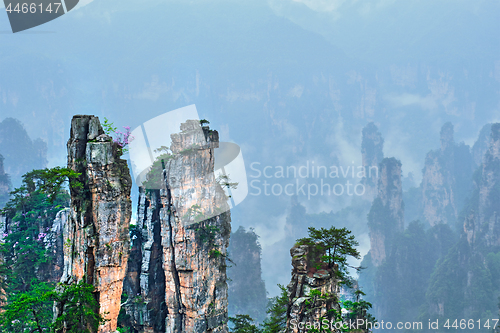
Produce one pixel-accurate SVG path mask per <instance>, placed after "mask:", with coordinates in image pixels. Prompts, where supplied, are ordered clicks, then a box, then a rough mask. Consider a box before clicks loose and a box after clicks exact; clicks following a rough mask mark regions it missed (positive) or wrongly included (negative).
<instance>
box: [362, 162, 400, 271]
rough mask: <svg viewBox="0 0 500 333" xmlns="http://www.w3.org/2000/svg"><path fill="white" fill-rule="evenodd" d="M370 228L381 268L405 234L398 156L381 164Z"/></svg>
mask: <svg viewBox="0 0 500 333" xmlns="http://www.w3.org/2000/svg"><path fill="white" fill-rule="evenodd" d="M368 227H369V229H370V253H371V257H372V261H373V264H374V265H375V266H378V265H380V264H381V263H382V261H383V260H384V259H385V257H386V255H387V253H388V251H389V250H390V249H391V247H392V244H393V240H394V237H395V235H396V234H398V233H401V232H403V231H404V203H403V187H402V183H401V162H400V161H398V160H396V159H395V158H394V157H391V158H384V159H383V160H382V162H381V163H380V178H379V180H378V195H377V197H376V198H375V200H374V201H373V204H372V207H371V209H370V213H369V214H368Z"/></svg>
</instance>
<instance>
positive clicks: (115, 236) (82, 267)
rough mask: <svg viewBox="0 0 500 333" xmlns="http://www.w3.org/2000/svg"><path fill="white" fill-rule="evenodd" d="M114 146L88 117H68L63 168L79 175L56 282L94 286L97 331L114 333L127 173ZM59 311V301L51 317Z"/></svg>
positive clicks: (125, 231)
mask: <svg viewBox="0 0 500 333" xmlns="http://www.w3.org/2000/svg"><path fill="white" fill-rule="evenodd" d="M118 148H119V147H118V145H117V144H116V143H113V142H112V140H111V138H110V137H109V136H107V135H105V134H104V131H103V129H102V127H101V125H100V123H99V119H98V118H97V117H94V116H74V117H73V120H72V122H71V136H70V139H69V141H68V168H70V169H72V170H74V171H76V172H78V173H81V175H80V177H79V179H78V181H79V182H80V183H81V184H83V186H82V187H81V188H77V187H71V208H70V212H69V216H68V218H67V223H65V224H64V227H63V231H62V232H63V239H64V240H65V241H67V240H69V241H68V246H64V271H63V276H62V278H61V282H62V283H72V282H78V281H81V280H82V279H85V280H86V282H87V283H89V284H92V285H94V286H95V288H96V292H95V297H96V299H97V300H98V302H99V307H100V313H101V315H103V316H104V317H105V318H106V319H108V321H106V323H105V324H103V325H102V326H101V327H100V328H99V332H102V333H108V332H114V331H115V330H116V327H117V318H118V313H119V311H120V298H121V294H122V286H123V279H124V277H125V272H126V267H127V259H128V255H129V242H130V239H129V224H130V216H131V200H130V188H131V183H132V181H131V178H130V172H129V169H128V167H127V163H126V161H125V160H121V159H120V158H119V156H118ZM60 311H64V308H61V306H60V305H58V306H57V308H56V315H57V314H58V313H60Z"/></svg>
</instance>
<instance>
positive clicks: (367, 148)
mask: <svg viewBox="0 0 500 333" xmlns="http://www.w3.org/2000/svg"><path fill="white" fill-rule="evenodd" d="M383 148H384V139H383V138H382V134H380V132H379V131H378V127H377V126H376V125H375V124H374V123H373V122H371V123H368V125H366V126H365V127H364V128H363V131H362V140H361V159H362V164H363V168H364V170H365V174H366V176H365V177H364V178H362V179H361V184H363V185H364V186H365V194H364V196H363V197H364V198H365V199H366V200H369V201H372V200H373V198H375V196H376V195H377V182H378V176H379V170H378V167H379V163H380V162H382V159H383V158H384V152H383Z"/></svg>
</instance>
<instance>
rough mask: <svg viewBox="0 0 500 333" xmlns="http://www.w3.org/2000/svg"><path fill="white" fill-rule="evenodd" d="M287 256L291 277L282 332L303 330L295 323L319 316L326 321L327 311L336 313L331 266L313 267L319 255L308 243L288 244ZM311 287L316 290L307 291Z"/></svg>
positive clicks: (336, 287) (335, 287)
mask: <svg viewBox="0 0 500 333" xmlns="http://www.w3.org/2000/svg"><path fill="white" fill-rule="evenodd" d="M290 255H291V256H292V266H293V269H292V279H291V281H290V284H289V285H288V296H289V306H288V311H287V330H286V332H293V333H298V332H304V330H303V329H302V330H301V329H299V327H298V325H297V324H298V323H305V322H309V323H319V322H321V319H322V318H327V319H328V321H330V319H331V318H330V317H329V315H330V314H331V312H328V311H329V310H332V309H334V310H336V311H338V312H340V305H339V300H338V294H339V292H340V288H339V283H338V282H339V281H338V280H337V278H336V274H335V267H333V268H329V267H328V264H323V265H322V266H321V267H320V268H319V269H317V267H316V263H318V262H320V261H321V260H320V258H321V254H320V253H314V251H313V250H312V249H311V247H310V246H309V245H296V246H294V247H292V249H291V250H290ZM312 290H316V291H317V292H319V293H313V294H311V291H312ZM315 294H316V295H315ZM327 313H328V314H327ZM293 323H295V325H293Z"/></svg>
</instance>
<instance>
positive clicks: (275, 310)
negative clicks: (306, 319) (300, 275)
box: [262, 284, 288, 333]
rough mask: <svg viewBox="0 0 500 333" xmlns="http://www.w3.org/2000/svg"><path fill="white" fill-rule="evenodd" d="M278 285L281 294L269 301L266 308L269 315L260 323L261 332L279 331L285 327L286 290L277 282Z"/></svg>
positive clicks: (273, 332)
mask: <svg viewBox="0 0 500 333" xmlns="http://www.w3.org/2000/svg"><path fill="white" fill-rule="evenodd" d="M278 287H279V288H280V289H281V294H280V295H279V296H276V297H273V298H272V299H271V301H270V302H269V305H268V309H267V314H268V315H269V316H268V318H267V319H266V320H264V324H263V325H262V328H263V333H279V332H281V331H282V330H284V329H286V319H287V311H288V292H287V290H286V288H285V287H284V286H283V285H281V284H279V285H278Z"/></svg>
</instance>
